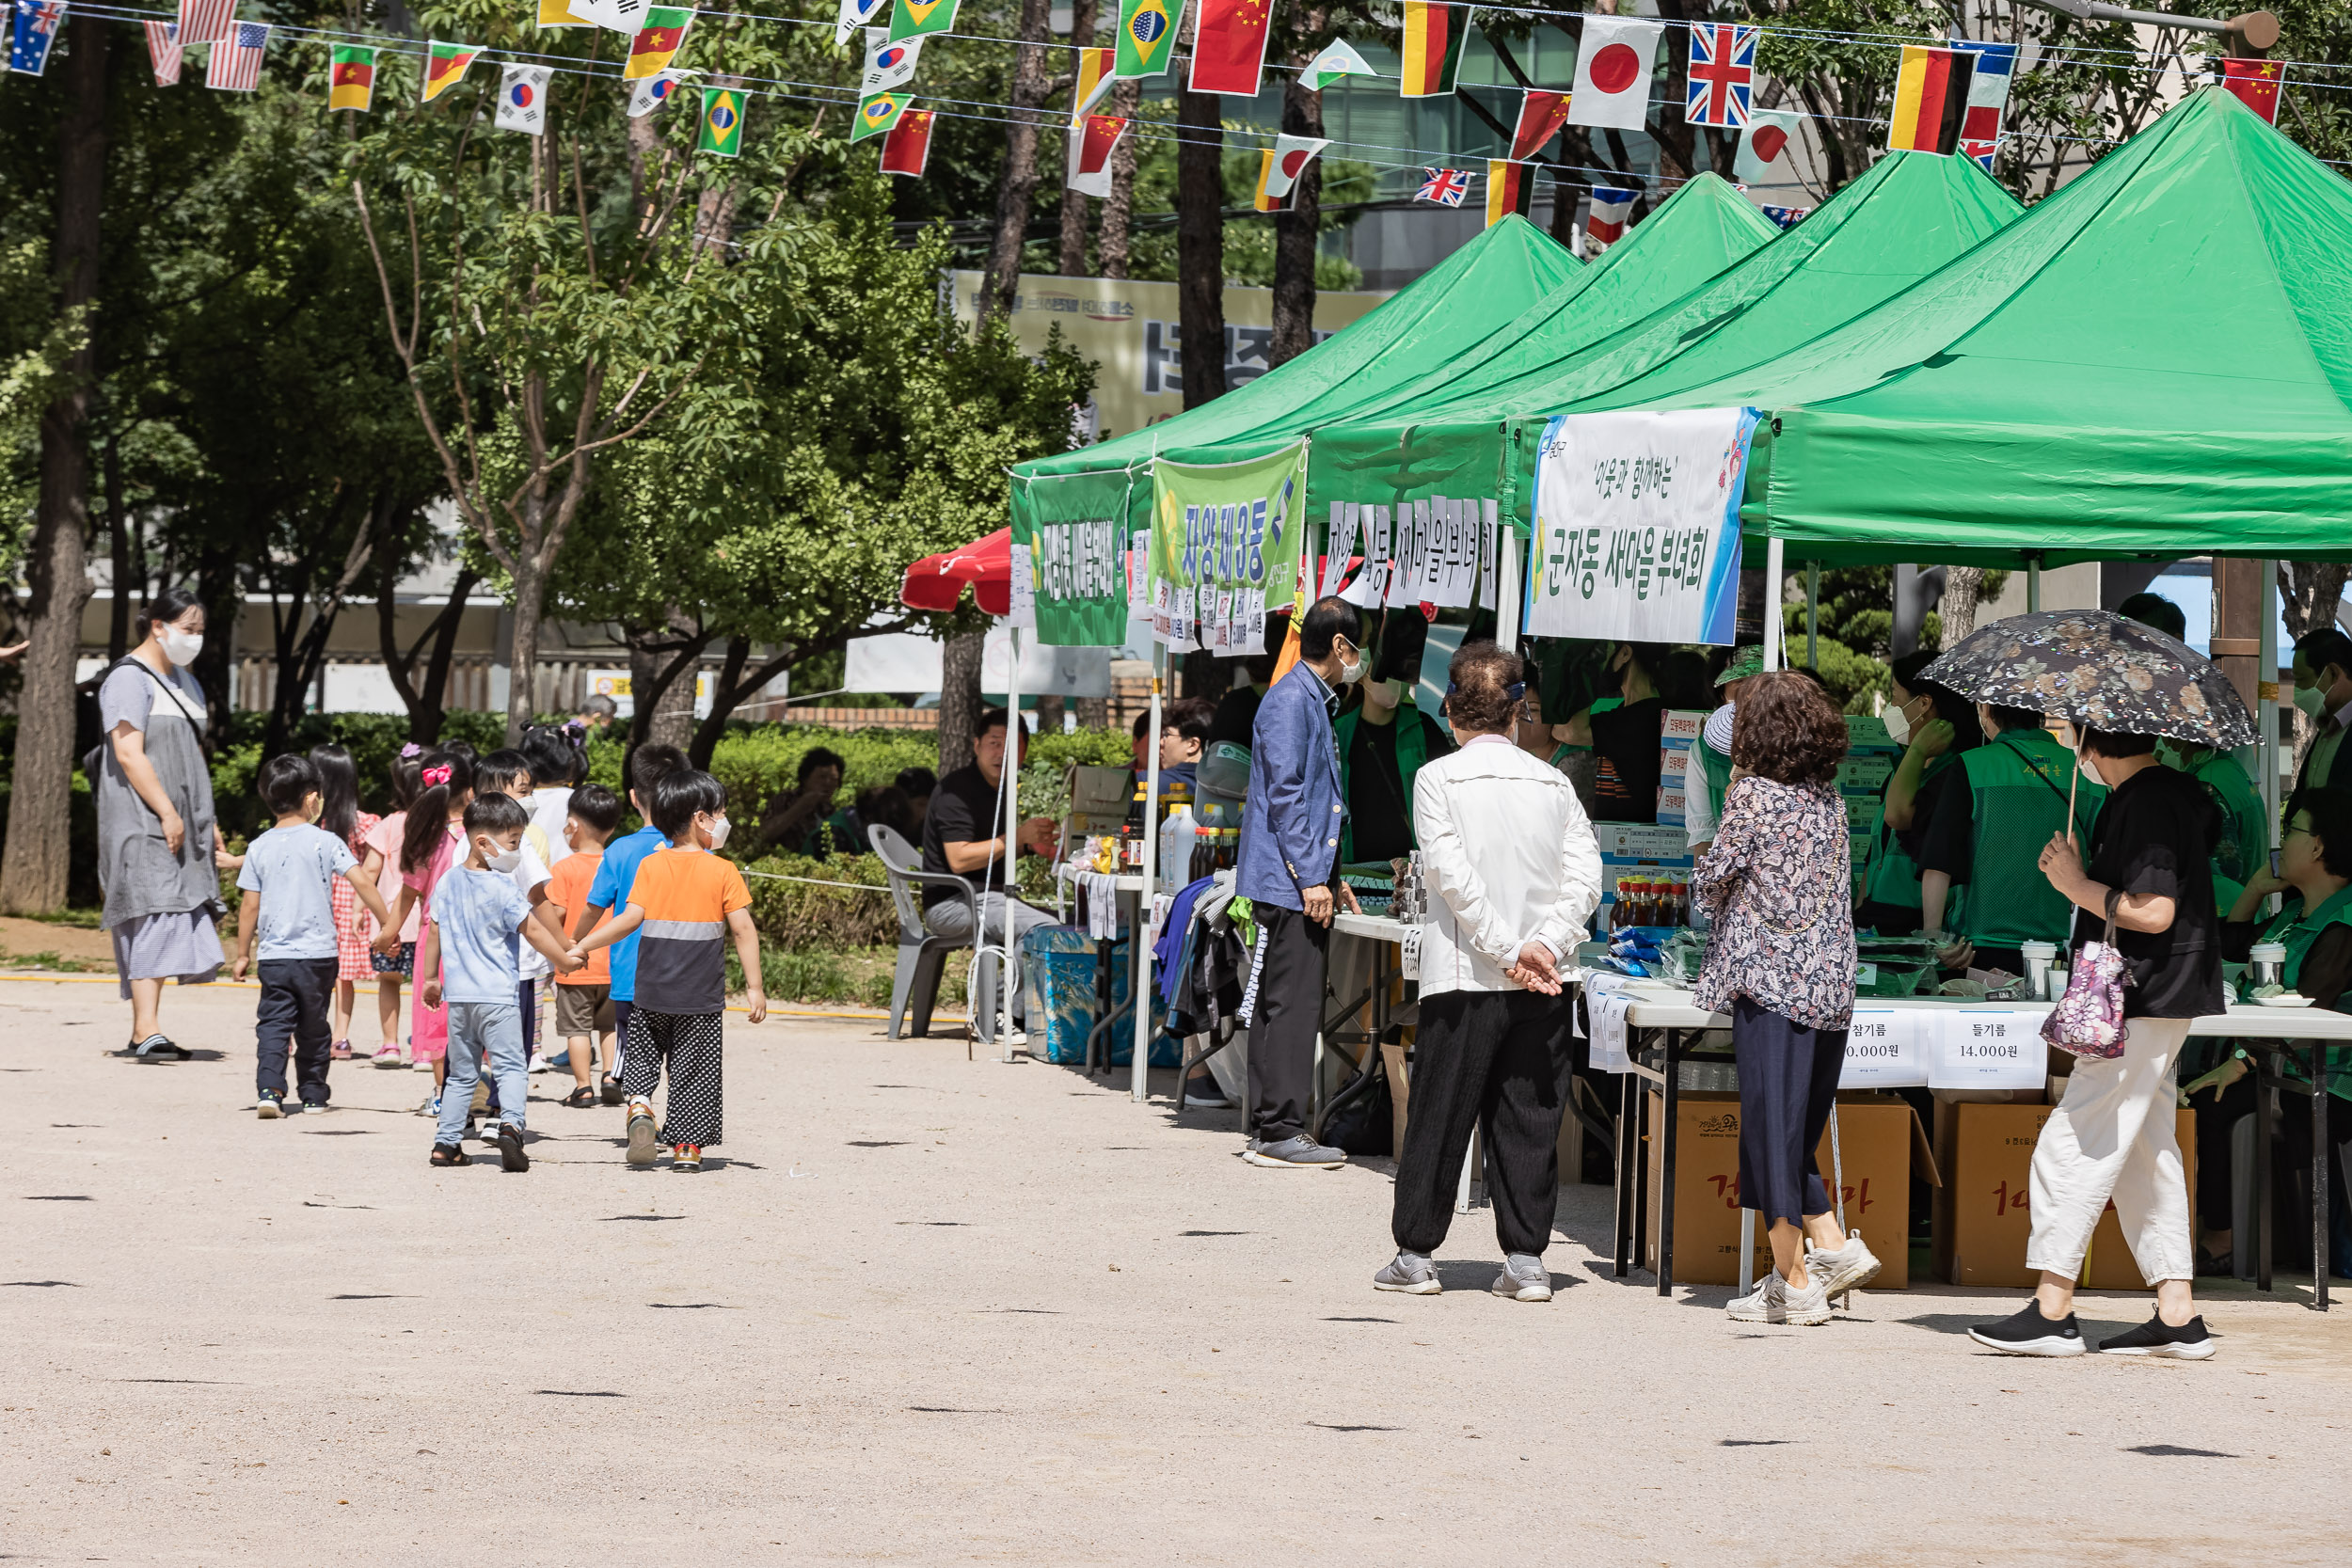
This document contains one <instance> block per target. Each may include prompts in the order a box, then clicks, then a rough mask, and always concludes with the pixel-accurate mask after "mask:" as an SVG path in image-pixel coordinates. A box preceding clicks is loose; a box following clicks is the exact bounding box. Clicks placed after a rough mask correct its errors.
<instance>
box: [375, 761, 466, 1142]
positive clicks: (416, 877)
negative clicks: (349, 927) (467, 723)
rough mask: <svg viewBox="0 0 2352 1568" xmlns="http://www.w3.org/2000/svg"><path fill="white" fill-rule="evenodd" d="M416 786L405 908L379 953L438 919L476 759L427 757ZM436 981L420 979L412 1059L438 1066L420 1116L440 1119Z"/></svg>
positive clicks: (405, 836) (444, 1048)
mask: <svg viewBox="0 0 2352 1568" xmlns="http://www.w3.org/2000/svg"><path fill="white" fill-rule="evenodd" d="M417 782H418V784H420V785H421V789H420V791H419V793H418V795H417V798H416V800H414V801H412V802H411V803H410V804H409V807H408V820H407V822H406V823H405V824H404V825H403V829H402V834H401V844H400V872H401V878H400V880H401V889H400V902H399V903H398V904H396V905H394V906H393V908H392V920H393V922H394V928H393V929H390V930H388V931H385V932H383V933H382V934H380V935H378V936H377V938H376V939H375V950H376V951H377V952H378V953H390V952H394V951H396V950H397V949H398V947H399V944H400V928H401V927H405V925H406V922H407V920H408V917H409V916H410V914H411V913H412V912H413V913H417V914H418V915H420V916H421V918H422V919H424V920H430V919H432V918H433V890H434V888H435V887H437V886H438V885H439V883H440V880H441V878H442V877H443V875H445V874H446V873H447V872H448V870H449V868H450V867H451V865H453V864H454V863H455V862H456V859H457V851H458V847H459V846H460V845H461V844H462V843H463V842H464V838H465V820H466V806H467V803H468V802H469V801H470V800H472V799H473V762H472V759H471V758H470V757H469V756H468V755H467V754H466V753H465V752H459V751H432V752H425V753H424V756H423V757H422V758H421V766H420V767H419V768H418V769H417ZM437 978H439V976H437V975H430V974H420V975H417V976H415V979H416V980H417V982H418V984H417V990H416V1000H415V1002H414V1003H413V1005H412V1006H411V1008H410V1011H409V1020H408V1053H409V1055H410V1057H411V1058H412V1059H413V1060H414V1061H416V1062H417V1063H418V1064H420V1065H421V1064H423V1063H426V1062H430V1063H432V1064H433V1093H432V1094H431V1095H429V1096H427V1097H426V1099H425V1102H424V1104H423V1105H422V1106H421V1107H419V1110H418V1114H419V1115H421V1116H434V1117H437V1116H439V1115H440V1098H441V1084H442V1082H443V1080H444V1079H445V1078H446V1077H447V1076H448V1073H449V1065H448V1061H447V1057H448V1054H449V1009H448V1008H447V1007H446V1006H439V1007H428V1006H425V1003H424V984H423V983H424V982H425V981H426V980H429V979H437Z"/></svg>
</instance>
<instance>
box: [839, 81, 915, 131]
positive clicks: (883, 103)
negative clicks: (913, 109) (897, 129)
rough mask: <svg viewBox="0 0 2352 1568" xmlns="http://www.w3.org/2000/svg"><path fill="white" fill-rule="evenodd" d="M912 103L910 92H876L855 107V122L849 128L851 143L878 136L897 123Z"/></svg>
mask: <svg viewBox="0 0 2352 1568" xmlns="http://www.w3.org/2000/svg"><path fill="white" fill-rule="evenodd" d="M910 103H914V94H913V93H911V92H878V93H876V94H875V95H874V96H873V97H871V98H869V99H867V100H866V102H865V103H860V104H859V105H858V106H857V122H856V123H855V124H853V125H851V126H850V140H851V141H853V142H854V141H864V140H865V139H866V137H868V136H879V135H882V133H883V132H884V131H887V130H889V129H890V128H891V127H892V126H894V125H896V124H898V117H899V116H900V115H902V114H904V113H906V112H907V105H908V104H910Z"/></svg>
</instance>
